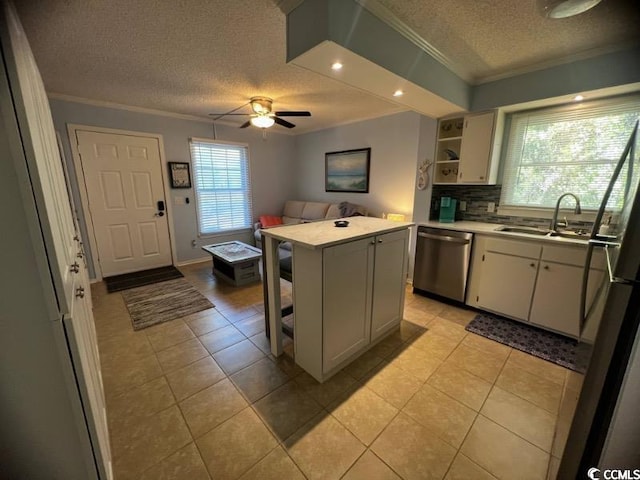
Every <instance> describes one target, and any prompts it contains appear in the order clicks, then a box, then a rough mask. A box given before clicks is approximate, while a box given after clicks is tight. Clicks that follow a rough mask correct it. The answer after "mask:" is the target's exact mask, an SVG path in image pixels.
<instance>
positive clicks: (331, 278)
mask: <svg viewBox="0 0 640 480" xmlns="http://www.w3.org/2000/svg"><path fill="white" fill-rule="evenodd" d="M374 252H375V238H374V237H370V238H365V239H362V240H357V241H354V242H349V243H344V244H341V245H336V246H335V247H328V248H325V249H324V251H323V259H322V261H323V292H324V294H323V299H322V309H323V312H322V313H323V315H322V316H323V330H322V337H323V338H322V345H323V351H322V353H323V355H322V357H323V358H322V370H323V372H325V373H326V372H329V371H330V370H332V369H333V368H334V367H336V366H338V365H339V364H340V363H341V362H343V361H344V360H346V359H347V358H349V357H350V356H351V355H353V354H355V353H357V352H358V351H360V350H361V349H363V348H364V347H366V346H367V345H368V344H369V338H370V330H371V293H372V290H373V260H374Z"/></svg>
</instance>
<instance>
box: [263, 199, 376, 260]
mask: <svg viewBox="0 0 640 480" xmlns="http://www.w3.org/2000/svg"><path fill="white" fill-rule="evenodd" d="M345 203H346V202H342V203H325V202H303V201H300V200H287V202H286V203H285V204H284V210H283V211H282V223H283V224H284V225H288V224H295V223H306V222H314V221H318V220H330V219H333V218H340V217H342V215H341V208H340V207H341V206H342V207H343V211H346V212H347V213H351V214H358V215H366V214H367V209H366V208H365V207H363V206H361V205H355V204H346V205H345ZM254 227H255V231H254V236H255V239H256V246H257V247H258V248H262V235H261V233H260V229H261V228H262V224H261V223H260V222H257V223H256V224H255V225H254ZM280 248H281V249H285V250H291V245H290V244H289V243H286V242H285V243H283V244H282V245H281V246H280Z"/></svg>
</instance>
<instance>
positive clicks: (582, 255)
mask: <svg viewBox="0 0 640 480" xmlns="http://www.w3.org/2000/svg"><path fill="white" fill-rule="evenodd" d="M586 258H587V247H586V246H584V247H574V246H568V245H545V246H544V247H543V248H542V258H541V260H542V261H544V262H555V263H564V264H565V265H573V266H576V267H583V266H584V262H585V260H586ZM591 268H595V269H597V270H603V269H604V268H605V258H604V252H603V251H602V250H601V249H595V250H594V251H593V256H592V258H591Z"/></svg>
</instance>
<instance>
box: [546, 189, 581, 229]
mask: <svg viewBox="0 0 640 480" xmlns="http://www.w3.org/2000/svg"><path fill="white" fill-rule="evenodd" d="M567 196H571V197H573V198H575V200H576V208H575V210H574V213H575V214H576V215H580V214H581V213H582V208H580V199H579V198H578V197H577V196H576V195H574V194H573V193H563V194H562V195H560V197H559V198H558V201H557V202H556V209H555V210H554V211H553V218H552V219H551V225H550V230H551V231H552V232H557V231H558V212H559V211H560V202H562V199H563V198H564V197H567ZM564 222H565V225H564V226H565V228H566V227H567V226H568V223H569V222H567V220H566V217H565V221H564Z"/></svg>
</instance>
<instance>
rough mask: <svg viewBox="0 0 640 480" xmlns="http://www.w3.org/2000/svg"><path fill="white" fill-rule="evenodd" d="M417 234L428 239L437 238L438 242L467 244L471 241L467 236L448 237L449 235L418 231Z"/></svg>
mask: <svg viewBox="0 0 640 480" xmlns="http://www.w3.org/2000/svg"><path fill="white" fill-rule="evenodd" d="M418 236H419V237H422V238H428V239H430V240H438V241H440V242H451V243H461V244H463V245H467V244H469V243H470V242H471V240H469V239H468V238H458V237H450V236H449V235H434V234H432V233H424V232H418Z"/></svg>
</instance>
